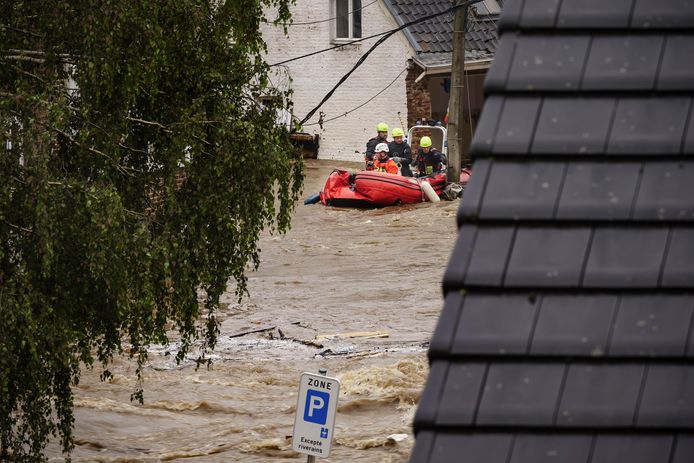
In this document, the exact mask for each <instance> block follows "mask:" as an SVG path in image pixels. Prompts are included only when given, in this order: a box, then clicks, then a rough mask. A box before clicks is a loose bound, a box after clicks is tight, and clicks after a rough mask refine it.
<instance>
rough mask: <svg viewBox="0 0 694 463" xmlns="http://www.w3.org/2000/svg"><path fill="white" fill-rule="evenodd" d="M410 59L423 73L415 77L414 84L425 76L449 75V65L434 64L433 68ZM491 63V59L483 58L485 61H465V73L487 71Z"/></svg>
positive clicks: (415, 59)
mask: <svg viewBox="0 0 694 463" xmlns="http://www.w3.org/2000/svg"><path fill="white" fill-rule="evenodd" d="M412 59H413V60H414V62H415V63H416V64H417V66H419V67H420V68H422V69H424V71H422V73H421V74H420V75H419V76H417V78H416V79H415V80H414V81H415V82H419V81H420V80H422V79H423V78H424V77H425V76H431V75H438V74H450V73H451V63H448V64H435V65H433V66H427V65H426V64H424V63H422V62H421V61H420V60H418V59H417V58H412ZM492 61H493V58H485V59H476V60H470V61H465V71H466V72H467V71H480V70H483V69H489V67H490V66H491V65H492Z"/></svg>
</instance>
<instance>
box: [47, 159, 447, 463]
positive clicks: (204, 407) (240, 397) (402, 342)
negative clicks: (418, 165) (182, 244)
mask: <svg viewBox="0 0 694 463" xmlns="http://www.w3.org/2000/svg"><path fill="white" fill-rule="evenodd" d="M337 166H343V167H347V168H349V169H351V170H354V169H357V168H358V167H359V165H358V164H351V163H339V162H334V161H332V162H331V161H315V160H309V161H307V164H306V176H307V178H306V182H305V188H304V194H303V196H302V198H303V197H307V196H309V195H310V194H311V193H314V192H316V191H319V190H320V189H321V187H322V186H323V184H324V182H325V179H326V178H327V176H328V174H329V173H330V172H331V171H332V169H333V168H335V167H337ZM458 206H459V201H453V202H446V201H442V202H441V203H437V204H431V203H423V204H417V205H410V206H402V207H391V208H385V209H380V210H357V209H336V208H327V207H324V206H323V205H321V204H316V205H310V206H305V205H303V203H300V204H299V205H297V208H296V211H295V214H294V219H293V222H292V229H291V230H290V231H289V232H288V233H287V234H286V235H283V236H270V235H264V236H263V238H262V240H261V242H260V248H261V250H262V254H261V267H260V269H259V270H258V271H257V272H254V273H251V274H249V277H250V278H249V290H250V297H247V298H246V299H244V301H243V302H242V303H241V304H237V303H236V301H235V299H234V296H233V292H232V291H233V290H232V288H231V287H230V292H229V293H228V294H227V295H225V297H224V299H223V302H224V304H223V310H222V313H221V314H220V318H221V320H223V322H222V326H221V334H220V336H219V344H218V347H217V349H216V350H215V352H214V354H213V359H214V365H213V367H212V368H211V369H209V370H208V369H204V368H203V369H200V370H197V371H196V370H195V367H194V363H193V362H192V360H191V361H189V362H187V363H183V364H181V365H176V363H175V362H174V360H173V357H174V355H172V354H171V352H174V353H175V349H176V345H175V344H172V345H169V346H154V347H153V348H152V349H151V351H150V362H149V363H148V365H147V368H146V370H145V374H144V378H145V383H144V388H145V403H144V404H143V405H139V404H137V403H135V402H131V401H130V394H131V393H132V392H133V390H134V389H135V387H136V384H135V371H134V370H135V364H134V363H133V362H130V361H128V360H127V359H118V360H116V362H115V364H114V365H113V366H112V368H111V371H112V372H113V373H114V375H115V377H114V379H113V380H112V381H110V382H101V381H100V380H99V371H98V370H94V371H85V372H83V375H82V380H81V382H80V384H79V386H77V387H75V388H74V393H75V414H76V423H75V433H74V435H75V439H76V448H75V450H74V452H73V461H76V462H87V461H88V462H155V461H186V462H231V461H241V462H276V461H306V456H305V455H301V454H298V453H296V452H294V451H292V449H291V434H292V428H293V424H294V411H295V408H296V400H297V387H298V380H299V376H300V375H301V373H302V372H304V371H309V372H317V371H318V369H319V368H326V369H327V370H328V376H334V377H337V378H339V380H340V381H341V384H342V386H341V390H340V402H339V406H338V412H337V417H336V425H335V432H334V436H335V439H334V441H333V447H332V453H331V456H330V458H328V459H322V461H326V462H391V463H395V462H405V461H407V459H408V456H409V452H410V450H411V448H412V445H413V443H414V440H413V436H412V429H411V422H412V418H413V414H414V410H415V407H416V403H417V401H418V399H419V396H420V394H421V390H422V388H423V385H424V382H425V380H426V375H427V372H428V366H427V362H426V349H427V344H428V341H429V339H430V337H431V334H432V331H433V329H434V327H435V324H436V320H437V317H438V314H439V312H440V311H441V308H442V296H441V278H442V276H443V271H444V268H445V267H446V264H447V262H448V258H449V256H450V253H451V250H452V247H453V244H454V241H455V237H456V227H455V214H456V211H457V208H458ZM273 327H274V328H273ZM257 329H264V330H265V331H261V332H258V333H252V334H247V335H243V336H235V337H231V336H232V335H236V334H239V333H242V332H246V331H251V330H257ZM347 333H353V334H356V335H358V336H357V337H347V335H346V334H347ZM365 333H371V336H364V334H365ZM336 335H341V336H336ZM306 341H308V342H306ZM394 434H406V435H407V437H405V438H404V439H402V440H400V439H401V438H402V436H399V437H397V439H394V438H392V437H391V438H389V436H392V435H394ZM48 454H49V457H50V461H56V462H57V461H62V457H61V456H60V453H59V450H58V447H57V446H55V445H51V446H50V447H49V451H48ZM318 461H321V459H318Z"/></svg>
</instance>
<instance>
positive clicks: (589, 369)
mask: <svg viewBox="0 0 694 463" xmlns="http://www.w3.org/2000/svg"><path fill="white" fill-rule="evenodd" d="M643 373H644V367H643V366H642V365H621V364H601V365H593V364H585V363H579V364H573V365H571V366H570V367H569V372H568V375H567V377H566V385H565V386H564V391H563V394H562V397H561V403H560V405H559V413H558V415H557V424H560V425H563V426H585V427H596V426H601V427H602V426H631V425H632V423H633V421H634V417H635V414H636V404H637V401H638V398H639V392H640V390H641V383H642V380H643ZM627 461H628V460H627Z"/></svg>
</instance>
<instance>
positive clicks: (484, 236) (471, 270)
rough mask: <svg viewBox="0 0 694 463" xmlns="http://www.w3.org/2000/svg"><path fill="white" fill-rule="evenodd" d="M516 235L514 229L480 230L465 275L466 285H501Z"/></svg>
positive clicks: (493, 228) (495, 228) (492, 228)
mask: <svg viewBox="0 0 694 463" xmlns="http://www.w3.org/2000/svg"><path fill="white" fill-rule="evenodd" d="M514 233H515V230H514V229H513V228H512V227H485V228H484V229H479V230H478V233H477V237H476V240H475V244H474V246H473V249H472V256H471V257H470V264H469V265H468V269H467V272H466V274H465V284H466V285H499V284H501V281H502V279H503V276H504V270H505V269H506V260H507V259H508V254H509V251H510V249H511V243H512V241H511V240H512V239H513V235H514Z"/></svg>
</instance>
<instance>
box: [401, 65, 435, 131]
mask: <svg viewBox="0 0 694 463" xmlns="http://www.w3.org/2000/svg"><path fill="white" fill-rule="evenodd" d="M422 71H423V70H422V68H420V67H419V66H417V65H413V66H412V68H411V69H410V70H409V71H407V78H406V81H405V85H406V91H407V125H408V126H413V125H414V123H415V122H416V121H417V119H429V118H430V117H431V95H430V94H429V90H428V86H429V77H424V78H423V79H422V80H420V81H419V82H415V80H416V79H417V77H419V75H420V74H421V73H422Z"/></svg>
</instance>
